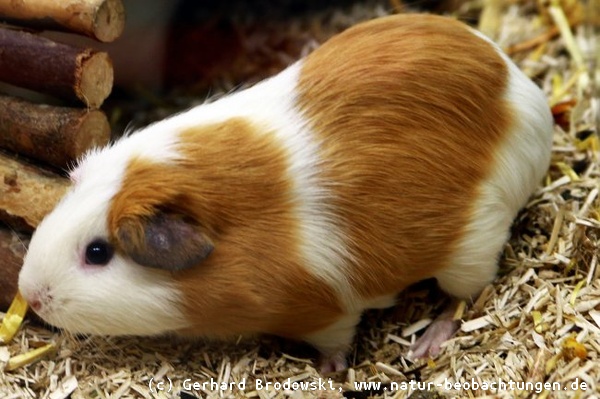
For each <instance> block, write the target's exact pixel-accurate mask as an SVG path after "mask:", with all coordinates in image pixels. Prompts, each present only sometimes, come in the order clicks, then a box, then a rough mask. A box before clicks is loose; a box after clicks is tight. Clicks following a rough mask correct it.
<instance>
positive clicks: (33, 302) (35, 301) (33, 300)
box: [28, 295, 42, 312]
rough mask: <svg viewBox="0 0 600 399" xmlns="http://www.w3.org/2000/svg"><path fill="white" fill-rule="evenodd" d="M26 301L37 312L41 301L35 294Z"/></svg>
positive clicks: (40, 306)
mask: <svg viewBox="0 0 600 399" xmlns="http://www.w3.org/2000/svg"><path fill="white" fill-rule="evenodd" d="M28 303H29V307H30V308H31V309H33V310H34V311H36V312H39V310H40V309H41V308H42V302H41V301H40V300H39V299H38V297H37V295H36V296H34V297H32V298H31V299H30V300H29V301H28Z"/></svg>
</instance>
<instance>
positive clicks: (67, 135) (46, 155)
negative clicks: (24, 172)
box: [0, 95, 110, 169]
mask: <svg viewBox="0 0 600 399" xmlns="http://www.w3.org/2000/svg"><path fill="white" fill-rule="evenodd" d="M109 140H110V125H109V123H108V120H107V119H106V116H105V115H104V113H103V112H102V111H98V110H90V111H88V110H85V109H76V108H66V107H52V106H48V105H39V104H33V103H30V102H27V101H24V100H20V99H17V98H14V97H8V96H2V95H0V147H2V148H5V149H8V150H10V151H13V152H17V153H19V154H23V155H26V156H28V157H30V158H35V159H37V160H40V161H42V162H46V163H48V164H50V165H53V166H56V167H57V168H59V169H65V168H66V167H67V166H70V164H71V163H72V162H73V160H76V159H78V158H79V157H80V156H81V155H83V154H84V153H85V152H86V151H87V150H89V149H90V148H92V147H102V146H104V145H106V144H107V143H108V141H109Z"/></svg>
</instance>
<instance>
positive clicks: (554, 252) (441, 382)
mask: <svg viewBox="0 0 600 399" xmlns="http://www.w3.org/2000/svg"><path fill="white" fill-rule="evenodd" d="M398 4H399V2H391V3H389V4H388V7H387V8H386V7H382V6H381V5H378V6H362V7H355V8H353V9H351V10H346V11H344V12H339V13H338V14H337V15H334V17H335V18H331V16H330V17H329V18H328V19H327V21H329V23H330V24H331V23H332V21H334V22H335V23H337V26H339V27H343V26H347V25H350V24H352V23H355V22H356V21H358V20H361V19H365V18H370V17H373V16H378V15H383V14H386V13H388V12H390V11H392V6H394V5H395V6H398ZM485 4H486V7H484V8H483V10H481V2H462V3H461V7H460V8H459V9H458V11H456V12H455V13H454V14H455V15H458V16H459V17H462V16H465V15H480V16H481V18H479V19H478V21H479V27H480V28H481V29H482V30H484V31H487V33H488V34H491V35H493V36H494V37H495V39H496V40H497V41H498V42H499V43H500V44H501V45H502V46H503V47H504V48H506V49H508V50H509V53H510V54H511V56H512V57H513V58H514V59H515V60H516V61H517V62H518V64H519V65H520V67H521V68H522V69H523V70H525V71H526V73H528V74H529V75H530V76H532V77H533V78H534V79H535V81H536V82H538V83H539V84H540V85H541V86H542V87H543V88H544V91H545V92H546V93H547V95H548V100H549V103H550V105H551V106H552V107H553V111H554V113H555V119H556V121H557V122H559V124H557V126H556V128H555V140H554V151H553V161H552V167H551V169H550V171H549V173H548V176H547V179H546V181H545V183H544V185H543V187H541V188H540V190H539V191H538V192H537V193H536V194H535V195H534V196H533V197H532V198H531V202H530V203H529V204H528V206H527V207H526V209H525V210H524V211H523V212H522V213H521V214H520V215H519V217H518V218H517V220H516V221H515V224H514V227H513V234H512V238H511V240H510V242H509V243H508V244H507V246H506V250H505V252H504V254H503V256H502V260H501V270H500V276H499V278H498V279H497V280H496V281H495V282H494V283H493V284H492V285H490V286H489V287H488V288H487V289H486V290H485V291H484V292H483V293H482V294H481V296H480V297H479V298H475V300H474V301H473V302H472V303H469V304H467V305H466V307H464V309H463V312H462V314H460V315H459V316H460V318H461V320H462V324H461V329H460V331H459V333H458V334H457V335H456V336H455V337H454V338H453V339H451V340H450V341H449V342H447V343H446V344H445V346H444V350H443V352H442V354H441V355H440V356H439V357H437V358H435V359H430V360H429V361H424V362H420V363H412V362H410V361H408V360H407V359H406V358H405V356H406V354H407V352H408V349H409V346H410V344H411V342H412V341H413V340H414V339H415V337H416V336H417V334H419V333H420V332H422V329H423V328H424V327H425V326H426V325H427V324H428V323H429V322H430V320H431V318H433V317H435V315H436V314H438V313H439V312H440V310H441V308H442V307H443V306H444V304H445V303H446V302H447V298H444V297H443V295H441V294H440V293H439V292H437V291H436V290H435V288H433V287H434V286H433V285H431V284H427V283H425V284H420V285H419V286H417V287H414V288H412V289H410V290H408V291H407V292H405V293H402V294H401V295H400V298H399V304H400V305H398V306H397V307H396V308H393V309H390V310H385V311H373V312H368V313H367V314H366V315H365V317H364V320H363V322H362V323H361V326H360V329H359V334H358V336H357V338H356V341H355V345H354V350H353V352H352V358H351V360H350V362H351V368H350V369H349V370H348V371H346V372H343V373H340V374H336V375H329V376H322V375H320V374H319V372H318V371H317V369H316V366H315V362H314V357H315V353H314V351H311V349H310V348H307V347H305V346H303V345H300V344H294V343H290V342H287V341H285V340H281V339H278V338H275V337H263V338H260V339H258V338H257V339H251V340H240V341H239V342H227V343H210V342H204V341H199V342H189V341H175V342H173V341H172V340H169V339H165V338H103V337H72V336H69V335H66V334H63V333H59V332H56V331H50V330H48V329H46V328H43V327H40V326H38V325H36V324H34V323H32V322H30V321H29V322H26V323H25V325H24V327H23V328H22V329H21V331H20V332H19V333H18V335H17V336H16V337H15V338H14V339H13V340H12V341H11V342H10V343H9V344H8V345H4V346H0V398H50V399H62V398H69V397H70V398H179V397H181V398H194V397H202V398H204V397H209V398H237V397H254V398H261V399H262V398H284V397H290V398H313V397H319V398H339V397H342V396H346V397H350V398H367V397H375V398H405V397H408V396H409V395H412V397H413V398H417V397H418V398H423V397H427V398H437V397H482V396H489V397H500V398H502V397H534V398H546V397H556V398H563V397H564V398H597V397H600V382H599V381H600V280H599V279H598V276H599V275H600V266H599V265H598V246H599V245H600V214H599V212H600V211H599V209H600V208H599V205H600V199H599V198H598V194H599V184H598V177H599V174H600V170H599V164H598V159H597V157H598V150H599V147H598V137H597V135H596V134H597V133H598V132H597V130H596V129H597V127H598V120H599V119H598V118H600V113H599V110H598V108H599V101H600V99H599V98H598V88H597V89H596V92H595V93H594V87H595V86H596V85H598V83H599V81H598V69H597V68H598V65H597V64H596V62H598V61H599V60H600V59H599V58H598V57H600V56H599V54H600V47H599V46H600V44H599V42H598V40H600V37H598V36H597V33H598V32H597V30H596V32H594V28H593V26H592V25H591V24H586V23H585V18H586V17H587V18H590V19H591V18H594V16H595V18H596V20H595V23H596V24H598V18H599V17H600V13H594V10H593V7H594V6H596V7H597V6H598V5H597V4H596V3H594V2H593V1H590V2H589V3H588V6H589V8H588V9H587V10H584V9H583V8H582V7H583V6H584V4H583V3H579V2H577V1H573V2H569V1H564V2H562V3H560V4H559V3H556V4H554V5H552V6H551V7H550V8H549V7H548V5H546V6H542V7H540V5H539V4H536V3H535V2H532V1H529V0H515V1H508V2H504V1H495V2H494V1H490V2H487V3H485ZM548 10H551V11H548ZM481 11H482V12H481ZM480 12H481V14H480ZM582 18H583V20H582ZM568 20H570V22H571V25H573V29H569V27H568V22H567V21H568ZM591 22H594V21H591ZM596 29H598V28H597V26H596ZM595 34H596V35H595ZM594 57H596V58H594ZM594 73H595V74H596V75H594ZM594 79H596V80H595V81H594ZM594 83H595V84H594ZM594 95H596V97H594ZM307 295H309V293H307ZM47 343H53V344H54V350H52V351H50V353H48V354H46V355H45V356H44V357H43V358H42V359H40V360H38V361H37V362H35V363H33V364H30V365H27V366H23V367H18V368H16V369H15V370H12V371H7V370H5V367H4V366H5V365H6V363H7V362H8V360H9V359H10V358H11V357H14V356H16V355H18V354H23V353H27V352H28V351H31V350H33V349H35V348H39V347H41V346H44V345H46V344H47ZM184 380H188V382H189V383H190V384H191V383H194V382H196V383H197V384H198V385H196V386H195V387H194V386H193V385H189V386H188V385H187V384H186V387H188V388H190V390H189V391H188V393H185V392H181V390H182V387H183V386H184V385H183V384H184ZM259 381H260V382H262V383H259ZM330 381H331V382H330ZM411 381H412V384H410V382H411ZM499 381H502V382H504V383H506V384H507V385H506V386H501V385H499V383H500V382H499ZM210 382H213V384H212V385H211V384H204V385H202V383H210ZM266 382H271V383H279V384H282V385H281V386H280V385H277V386H270V387H269V388H270V389H260V388H262V387H264V386H265V385H266ZM286 382H287V384H283V383H286ZM355 382H381V383H382V384H381V385H379V387H377V386H376V385H372V386H371V387H366V386H362V387H361V386H356V385H355V384H354V383H355ZM416 382H432V383H434V385H432V386H429V388H431V390H428V389H427V388H428V387H426V386H424V384H420V385H417V384H416ZM473 382H475V383H476V384H473ZM494 382H496V385H491V384H492V383H494ZM511 382H513V383H514V384H515V385H509V384H511ZM517 382H518V383H519V385H517V384H516V383H517ZM160 383H163V384H164V385H160ZM217 383H218V386H216V384H217ZM240 383H245V385H239V384H240ZM292 383H297V384H296V385H292ZM300 383H304V384H308V383H310V384H309V385H305V386H304V388H305V389H300V388H301V387H300V385H299V384H300ZM402 383H405V384H404V385H403V384H402ZM449 383H451V384H452V387H450V386H448V384H449ZM455 383H461V384H463V385H461V386H460V389H456V388H457V386H455V385H454V384H455ZM466 383H470V386H468V387H467V386H466V385H465V384H466ZM485 383H487V384H488V386H487V387H486V386H485V385H484V384H485ZM524 383H528V384H527V385H525V384H524ZM573 383H576V384H577V386H575V385H573ZM583 383H585V386H584V384H583ZM170 384H172V390H171V391H170V392H169V391H168V388H169V387H170ZM544 384H545V385H544ZM549 384H554V385H553V386H551V385H549ZM556 384H558V385H556ZM151 386H152V387H153V390H151V389H150V387H151ZM559 386H560V389H559V390H558V391H557V390H555V389H556V388H558V387H559ZM161 387H162V388H165V390H163V391H161V390H160V389H158V388H161ZM584 387H585V390H584V389H583V388H584ZM195 388H197V389H195ZM242 388H243V389H242ZM464 388H469V389H464ZM574 388H577V389H574ZM553 389H554V390H553Z"/></svg>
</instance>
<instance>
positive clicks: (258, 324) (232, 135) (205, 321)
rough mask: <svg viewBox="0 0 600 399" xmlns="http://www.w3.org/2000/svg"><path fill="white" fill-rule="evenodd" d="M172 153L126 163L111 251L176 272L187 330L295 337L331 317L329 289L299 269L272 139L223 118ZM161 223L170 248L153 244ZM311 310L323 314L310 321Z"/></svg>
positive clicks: (185, 137) (287, 193)
mask: <svg viewBox="0 0 600 399" xmlns="http://www.w3.org/2000/svg"><path fill="white" fill-rule="evenodd" d="M179 150H180V151H181V154H182V160H181V161H178V162H177V163H173V164H161V163H153V162H148V161H147V160H141V159H138V160H133V161H132V162H131V163H130V164H129V166H128V168H127V171H126V176H125V178H124V180H123V187H122V189H121V190H120V191H119V192H118V193H117V195H116V196H115V197H114V198H113V200H112V204H111V210H110V213H109V226H110V231H112V232H114V233H113V237H112V238H113V240H114V241H115V242H116V243H117V248H118V249H119V250H121V251H122V252H123V253H125V254H127V255H128V256H130V257H131V258H132V259H134V260H136V261H137V260H138V259H139V260H141V262H139V263H141V264H144V263H145V262H146V264H150V265H151V266H155V267H160V268H163V269H167V270H177V269H185V270H183V271H181V272H179V273H176V274H173V276H172V277H173V280H174V282H175V283H176V284H177V285H179V287H180V289H181V291H182V292H183V293H184V307H185V309H186V313H187V315H188V318H189V319H190V320H191V322H192V327H191V328H190V329H189V333H190V334H198V333H200V332H202V333H208V334H215V335H226V334H227V333H228V332H232V331H240V330H242V331H246V332H249V333H253V332H259V331H268V332H272V333H276V334H282V335H290V333H289V331H297V332H298V333H299V334H302V333H303V332H306V331H311V330H313V329H318V328H320V327H322V326H324V325H325V324H327V322H328V321H329V320H331V319H335V318H336V315H337V314H338V313H339V311H340V308H339V305H338V303H337V300H336V299H335V297H334V295H333V293H332V291H331V289H330V288H328V287H327V286H325V285H324V284H323V283H322V282H321V281H319V280H318V279H317V278H315V276H312V275H310V274H309V273H308V272H307V271H306V269H305V268H304V267H303V266H302V263H301V262H302V260H301V259H300V256H299V253H298V244H299V242H298V240H299V237H298V232H297V227H298V223H301V221H299V220H298V219H297V216H296V214H295V212H294V206H295V204H294V200H295V199H294V198H292V196H291V189H290V178H289V177H288V172H287V168H288V161H287V154H286V152H285V150H284V149H283V148H282V147H281V146H280V145H278V144H277V142H276V140H274V138H273V135H272V134H271V133H269V132H268V131H267V132H265V131H261V130H260V127H258V126H255V125H253V124H252V123H250V122H249V121H246V120H243V119H232V120H229V121H227V122H225V123H222V124H215V125H209V126H203V127H199V128H194V129H188V130H186V131H185V132H183V133H182V134H181V144H180V149H179ZM165 221H166V222H165ZM161 224H162V226H163V227H164V226H165V224H166V225H168V228H164V229H163V230H176V231H175V233H174V234H178V235H179V236H178V237H176V236H172V237H170V238H172V239H171V240H169V239H167V241H170V242H173V243H174V245H177V244H179V245H178V246H176V247H173V246H170V245H166V246H164V248H159V247H157V246H155V247H153V246H152V244H153V241H152V240H151V239H150V240H149V237H150V238H152V237H153V236H154V234H153V230H157V229H158V230H160V228H158V227H157V225H161ZM165 236H167V238H169V234H167V233H165ZM161 250H164V254H161V253H160V252H161ZM190 253H191V255H190ZM182 257H185V259H190V260H191V261H192V262H189V263H188V262H183V259H182ZM153 262H154V263H153ZM156 262H159V263H160V262H163V263H162V264H156ZM294 293H295V295H294ZM290 306H292V307H293V308H294V309H296V310H297V312H298V313H297V314H294V315H290V314H288V312H287V309H288V308H289V307H290ZM315 306H316V307H318V308H321V309H328V310H325V311H324V312H323V314H319V315H317V314H316V313H315V312H314V311H313V310H314V307H315ZM256 309H261V311H260V312H257V311H256ZM290 316H291V317H290ZM294 335H295V333H294Z"/></svg>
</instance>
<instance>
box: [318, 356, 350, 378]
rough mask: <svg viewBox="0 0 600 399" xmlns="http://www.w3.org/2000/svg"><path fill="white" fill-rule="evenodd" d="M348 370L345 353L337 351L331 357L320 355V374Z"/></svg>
mask: <svg viewBox="0 0 600 399" xmlns="http://www.w3.org/2000/svg"><path fill="white" fill-rule="evenodd" d="M347 368H348V362H347V360H346V353H345V352H342V351H339V352H335V353H333V354H331V355H321V357H320V359H319V371H320V372H321V374H329V373H337V372H339V371H342V370H345V369H347Z"/></svg>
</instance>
